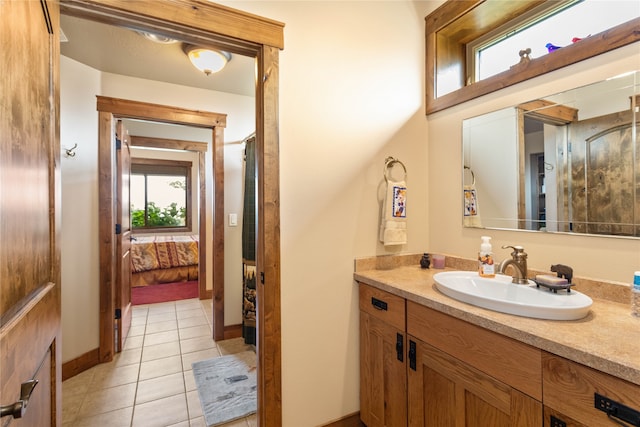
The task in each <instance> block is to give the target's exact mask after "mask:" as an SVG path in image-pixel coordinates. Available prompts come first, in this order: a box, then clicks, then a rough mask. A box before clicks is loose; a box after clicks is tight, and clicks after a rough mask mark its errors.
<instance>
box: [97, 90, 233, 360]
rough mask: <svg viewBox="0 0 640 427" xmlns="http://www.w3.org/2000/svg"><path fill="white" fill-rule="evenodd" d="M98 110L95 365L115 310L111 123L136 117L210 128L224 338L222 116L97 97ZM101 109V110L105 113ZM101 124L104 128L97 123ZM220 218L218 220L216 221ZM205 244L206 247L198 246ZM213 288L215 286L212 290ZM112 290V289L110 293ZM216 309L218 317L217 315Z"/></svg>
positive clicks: (203, 235) (109, 354)
mask: <svg viewBox="0 0 640 427" xmlns="http://www.w3.org/2000/svg"><path fill="white" fill-rule="evenodd" d="M97 109H98V111H99V112H100V123H101V127H100V133H99V134H100V136H99V138H100V140H99V153H100V154H99V155H100V159H99V175H100V187H99V192H100V194H99V207H100V208H99V209H100V213H101V214H100V220H99V221H100V225H99V230H100V232H99V233H100V242H101V245H100V283H101V284H102V286H101V289H100V331H101V333H100V361H101V362H107V361H110V360H111V359H112V358H113V355H114V347H113V344H112V343H113V342H114V336H113V330H112V328H111V325H112V321H113V318H112V315H113V313H114V310H115V307H114V304H113V300H114V295H115V277H116V272H115V271H114V269H113V265H112V262H111V260H112V259H113V257H114V256H116V255H117V254H116V248H115V245H116V239H115V237H114V234H113V230H114V228H115V223H116V218H115V209H114V201H115V200H116V196H115V194H114V193H113V190H114V189H113V185H111V183H112V182H113V179H114V175H113V173H114V162H115V154H114V152H115V141H114V140H112V132H111V130H112V129H113V128H114V126H115V121H116V120H117V119H122V118H136V119H141V120H153V121H159V122H164V123H174V124H181V125H191V124H192V123H195V124H196V125H197V126H201V127H205V126H206V127H208V128H210V129H211V130H212V133H213V136H212V151H213V153H214V154H213V162H212V164H213V171H214V188H219V189H221V190H220V191H215V192H214V203H215V207H214V233H213V234H214V239H213V247H214V265H213V271H212V276H213V289H212V294H213V295H214V296H216V298H215V300H216V301H215V302H214V305H215V310H214V314H215V316H214V321H213V338H214V339H217V340H220V339H223V338H224V218H223V215H221V214H217V215H216V213H217V212H218V213H220V212H224V146H223V142H224V128H223V124H225V123H226V114H219V113H211V112H206V111H195V110H187V109H184V108H176V110H173V109H172V107H170V106H166V105H159V104H150V103H147V102H139V101H131V100H126V99H118V98H110V97H105V96H97ZM105 110H106V111H105ZM102 124H103V125H102ZM203 163H204V156H203V153H201V152H200V154H199V166H200V168H199V169H200V172H199V173H200V211H199V217H200V220H199V223H200V224H199V227H198V230H199V242H200V244H199V245H198V246H199V250H198V272H199V277H205V275H204V273H205V271H206V262H207V251H206V246H207V245H206V242H207V227H206V220H205V218H206V207H207V203H206V180H205V174H204V167H203V166H204V165H203ZM218 217H219V218H218ZM203 243H205V244H203ZM216 285H217V286H216ZM110 288H111V289H110ZM206 294H207V292H206V280H202V279H201V280H199V295H200V297H201V298H204V297H205V296H206ZM218 310H219V311H220V313H218V312H217V311H218Z"/></svg>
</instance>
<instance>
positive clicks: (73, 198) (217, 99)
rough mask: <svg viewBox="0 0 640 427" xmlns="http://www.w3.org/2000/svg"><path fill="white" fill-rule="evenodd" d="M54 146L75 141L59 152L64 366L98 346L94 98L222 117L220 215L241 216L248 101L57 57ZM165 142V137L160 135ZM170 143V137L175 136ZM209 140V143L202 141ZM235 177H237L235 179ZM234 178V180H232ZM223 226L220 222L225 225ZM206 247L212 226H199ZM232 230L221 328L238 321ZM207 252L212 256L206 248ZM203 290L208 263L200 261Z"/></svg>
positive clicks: (238, 264)
mask: <svg viewBox="0 0 640 427" xmlns="http://www.w3.org/2000/svg"><path fill="white" fill-rule="evenodd" d="M60 68H61V72H60V80H61V91H60V92H61V95H60V98H61V99H60V110H61V114H60V116H61V117H60V141H61V145H62V147H63V148H71V147H72V146H73V144H75V143H78V149H77V150H76V152H77V155H76V156H75V157H73V158H65V156H64V150H62V153H63V155H62V167H61V171H62V172H61V173H62V284H63V288H62V334H63V348H62V361H63V363H64V362H68V361H70V360H73V359H75V358H78V357H80V356H81V355H83V354H84V353H86V352H88V351H91V350H93V349H96V348H98V346H99V317H98V315H99V302H100V298H99V285H98V280H99V264H98V262H99V247H98V241H97V236H98V139H97V138H98V113H97V111H96V95H103V96H110V97H115V98H124V99H130V100H136V101H144V102H151V103H157V104H164V105H173V106H179V107H183V108H190V109H197V110H203V111H212V112H216V113H222V114H227V128H226V129H225V195H226V194H227V193H230V195H229V196H228V197H227V196H225V211H226V212H225V217H226V216H227V214H228V213H230V212H237V213H238V215H239V218H241V217H242V215H241V214H242V198H241V194H240V195H238V192H239V191H240V190H239V189H241V188H242V187H241V182H238V169H240V170H242V150H241V148H242V145H241V144H240V143H239V142H240V141H241V140H242V139H243V138H245V137H246V136H248V135H249V134H251V133H252V132H253V131H254V128H255V101H254V98H252V97H247V96H239V95H232V94H227V93H221V92H214V91H206V90H198V89H194V88H188V87H182V86H177V85H169V84H165V83H159V82H153V81H148V80H141V79H134V78H131V77H126V76H118V75H113V74H108V73H100V72H98V71H96V70H95V69H92V68H89V67H87V66H85V65H82V64H79V63H78V62H76V61H73V60H71V59H69V58H65V57H61V60H60ZM164 136H165V137H167V136H168V135H166V134H165V135H164ZM175 138H178V135H175ZM209 141H210V139H209ZM211 159H212V154H211V151H210V150H209V152H208V153H207V155H206V168H207V169H206V177H207V180H208V181H207V205H208V209H207V218H206V221H207V223H208V224H212V214H211V205H212V201H213V193H212V189H213V183H212V179H211V177H212V173H211ZM240 176H241V174H240ZM234 181H235V182H234ZM225 224H227V223H226V222H225ZM207 232H208V238H207V242H211V241H212V227H211V226H209V227H207ZM240 237H241V235H240V227H228V226H227V225H225V324H226V325H234V324H239V323H241V322H242V313H241V307H242V257H241V251H240V249H239V248H241V242H240ZM207 253H209V254H211V253H213V250H212V248H208V250H207ZM207 270H208V273H209V274H208V277H207V288H208V289H211V288H212V286H211V285H212V284H211V275H210V272H211V271H212V266H211V258H210V257H209V263H208V264H207Z"/></svg>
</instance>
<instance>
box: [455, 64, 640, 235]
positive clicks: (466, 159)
mask: <svg viewBox="0 0 640 427" xmlns="http://www.w3.org/2000/svg"><path fill="white" fill-rule="evenodd" d="M639 110H640V71H633V72H628V73H624V74H620V75H618V76H615V77H611V78H609V79H606V80H604V81H600V82H597V83H594V84H590V85H587V86H583V87H578V88H575V89H571V90H567V91H565V92H562V93H558V94H553V95H549V96H544V97H541V98H539V99H535V100H532V101H529V102H524V103H521V104H518V105H514V106H512V107H508V108H504V109H502V110H498V111H493V112H490V113H487V114H483V115H480V116H477V117H472V118H469V119H465V120H463V122H462V144H463V147H462V152H463V156H462V158H463V159H462V160H463V165H462V166H463V168H462V182H463V187H464V188H463V195H464V199H463V200H464V209H463V224H464V226H465V227H479V228H492V229H508V230H529V231H547V232H567V233H581V234H592V235H599V236H625V237H636V238H637V237H640V143H639V142H638V141H639V138H638V131H639V130H640V126H639V125H638V118H639V117H640V111H639Z"/></svg>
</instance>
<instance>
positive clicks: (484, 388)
mask: <svg viewBox="0 0 640 427" xmlns="http://www.w3.org/2000/svg"><path fill="white" fill-rule="evenodd" d="M408 339H409V348H410V350H409V352H410V353H411V356H410V357H411V359H410V360H409V365H410V367H409V368H408V396H409V401H408V407H409V414H408V415H409V426H410V427H418V426H420V427H422V426H437V427H502V426H504V427H516V426H517V427H533V426H535V427H540V426H541V425H542V403H541V402H539V401H537V400H535V399H534V398H532V397H530V396H528V395H526V394H524V393H522V392H520V391H518V390H515V389H513V388H512V387H510V386H508V385H506V384H504V383H502V382H500V381H498V380H496V379H494V378H493V377H491V376H489V375H487V374H485V373H484V372H482V371H480V370H478V369H476V368H473V367H472V366H470V365H467V364H465V363H464V362H461V361H460V360H458V359H456V358H454V357H452V356H450V355H448V354H446V353H444V352H442V351H440V350H438V349H436V348H435V347H432V346H430V345H428V344H425V343H423V342H421V341H419V340H417V339H415V338H413V337H411V336H409V337H408ZM414 346H415V347H414ZM414 348H415V351H414ZM414 354H415V364H414V363H413V357H414Z"/></svg>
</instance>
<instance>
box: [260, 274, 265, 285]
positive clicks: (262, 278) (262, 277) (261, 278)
mask: <svg viewBox="0 0 640 427" xmlns="http://www.w3.org/2000/svg"><path fill="white" fill-rule="evenodd" d="M260 283H262V284H263V285H264V271H261V272H260Z"/></svg>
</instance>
